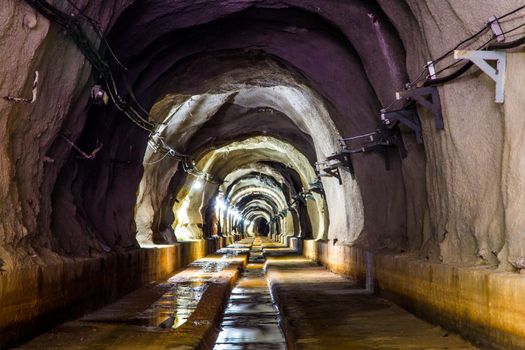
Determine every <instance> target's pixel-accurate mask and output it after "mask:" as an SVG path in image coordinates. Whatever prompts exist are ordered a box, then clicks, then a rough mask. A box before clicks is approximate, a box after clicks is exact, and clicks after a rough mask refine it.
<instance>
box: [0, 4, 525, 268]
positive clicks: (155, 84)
mask: <svg viewBox="0 0 525 350" xmlns="http://www.w3.org/2000/svg"><path fill="white" fill-rule="evenodd" d="M88 3H89V4H88ZM377 4H378V5H379V6H377V7H376V6H372V5H371V4H370V1H364V0H363V1H352V2H333V1H319V0H306V1H305V0H287V1H281V2H279V5H276V4H275V2H274V1H264V0H260V1H243V2H239V1H233V0H232V1H221V2H217V1H193V0H192V1H189V0H187V1H168V0H165V1H161V0H156V1H141V2H136V3H134V2H133V1H131V0H112V1H104V2H88V1H87V0H86V1H83V2H82V3H80V4H78V6H79V7H80V8H82V9H83V10H84V11H85V12H86V14H88V15H90V16H92V17H93V18H96V20H97V22H99V23H100V25H101V27H102V29H103V30H104V32H106V33H108V34H109V40H110V42H111V43H112V46H113V48H114V50H115V52H116V54H117V55H118V56H119V58H121V60H122V61H123V63H124V64H125V65H126V66H127V67H128V69H129V70H128V73H129V80H130V84H131V85H132V86H133V87H134V89H135V93H136V96H137V98H138V99H139V100H140V101H142V102H143V104H144V106H145V107H146V108H147V109H150V108H151V107H152V106H153V105H154V103H155V102H158V101H162V99H163V98H164V101H166V96H168V97H169V96H178V95H187V96H191V95H202V94H205V93H206V92H207V91H206V90H205V89H204V88H210V87H213V85H214V83H215V82H217V84H218V83H219V82H220V83H221V84H223V83H224V79H225V77H226V78H227V77H228V73H232V74H233V75H232V77H235V78H239V76H235V75H234V68H235V67H237V68H238V67H243V64H244V65H245V67H246V72H249V71H250V70H249V67H250V64H252V63H254V58H253V57H254V54H253V52H254V51H257V52H263V53H264V54H263V56H264V55H267V56H268V58H269V59H271V60H274V61H275V62H278V64H279V67H280V69H282V70H285V71H286V70H289V71H290V72H293V73H291V75H292V76H295V77H297V76H300V77H301V81H300V83H301V84H303V85H304V86H305V87H307V88H308V89H311V90H312V91H314V92H315V94H317V95H318V96H319V100H320V101H322V103H323V108H325V109H326V110H327V113H329V116H330V119H331V120H330V123H332V126H333V130H328V133H327V134H326V135H332V136H333V137H334V138H336V137H337V135H338V134H339V135H343V136H350V135H356V134H361V133H365V132H369V131H371V130H373V129H375V128H376V127H377V126H378V125H379V124H378V123H379V119H378V111H379V109H380V106H386V105H388V104H389V103H390V102H391V101H392V100H393V98H394V93H395V91H396V90H399V89H401V88H402V87H403V84H404V83H405V82H406V81H407V80H408V76H410V78H412V79H414V78H416V77H417V76H418V74H419V72H420V70H421V69H422V67H423V65H424V64H425V63H426V61H428V60H429V59H430V58H435V57H438V56H439V55H441V54H442V53H443V52H444V51H445V50H447V49H448V48H451V47H453V46H454V45H456V44H457V43H458V42H460V41H461V40H462V39H464V38H466V37H468V36H469V35H471V34H472V33H474V32H476V31H477V30H478V29H479V28H481V27H482V26H483V25H484V24H485V23H486V21H487V20H488V18H489V17H490V16H492V15H500V14H503V13H505V12H508V11H510V10H512V9H514V8H516V7H518V6H519V5H521V3H520V1H518V0H512V1H498V2H494V1H490V0H483V1H478V0H467V1H461V2H459V1H444V0H432V1H431V0H427V1H419V0H406V1H389V0H377ZM252 5H256V7H251V6H252ZM64 6H65V5H64ZM68 11H70V12H74V11H75V10H72V9H69V10H68ZM219 29H220V33H222V34H221V35H218V34H217V33H219ZM518 34H519V32H518ZM210 51H213V52H216V53H217V55H223V56H221V57H222V58H221V63H220V64H219V63H217V65H213V64H209V65H206V66H205V67H202V66H199V67H202V69H196V66H195V65H194V66H192V64H191V62H197V60H199V59H201V60H204V61H203V62H206V59H208V61H207V62H209V63H213V59H210V58H206V57H205V56H206V55H205V54H204V53H205V52H207V53H209V52H210ZM405 53H406V55H405ZM230 54H231V58H228V57H229V55H230ZM0 58H2V62H3V63H4V64H2V65H1V66H0V95H2V96H5V95H8V94H9V95H15V96H22V97H25V96H30V94H31V84H32V82H33V76H34V72H35V70H38V71H39V73H40V84H39V94H38V98H37V101H36V103H34V104H31V105H27V104H17V103H12V102H7V101H4V100H0V115H1V116H2V118H0V138H1V139H2V143H1V144H0V217H1V221H0V259H2V262H1V263H2V264H5V266H7V267H8V268H12V267H14V266H15V264H16V261H28V260H25V259H20V257H21V256H25V255H27V254H30V255H33V256H34V259H38V257H46V256H47V254H46V252H55V253H58V254H60V255H67V256H69V255H73V256H85V255H89V254H97V253H104V252H107V251H115V250H117V251H118V250H122V249H132V248H135V247H137V242H136V237H135V236H136V231H137V227H136V225H135V220H134V208H135V205H136V203H137V193H139V198H138V200H139V204H140V205H141V207H142V208H145V209H146V210H145V211H144V212H143V213H142V214H141V215H142V217H140V215H139V217H138V220H137V224H138V229H139V231H141V232H146V235H147V236H148V237H150V236H154V235H155V234H157V233H158V234H159V235H160V236H162V237H167V236H169V234H170V233H171V232H169V228H170V225H171V223H172V221H173V220H172V219H174V218H173V214H172V207H173V204H174V199H175V194H174V193H173V192H174V191H175V190H177V189H178V186H180V184H181V183H182V180H181V179H178V178H177V177H175V178H174V177H173V174H174V173H175V169H176V166H175V164H174V163H173V162H171V160H170V163H169V164H167V165H162V166H159V168H158V169H157V170H153V171H148V172H147V173H146V176H145V177H144V180H143V185H141V187H140V189H139V184H140V181H141V179H142V178H143V167H142V162H143V159H144V153H145V151H146V141H147V138H148V133H147V132H144V131H142V130H140V129H137V128H135V127H134V126H133V125H132V124H131V123H130V122H129V121H128V120H127V119H125V118H124V117H123V116H122V115H121V114H119V113H118V112H117V111H116V110H115V109H113V108H107V109H101V108H91V109H89V104H88V93H89V88H90V86H91V83H92V81H91V80H90V73H91V69H90V65H89V64H88V63H87V62H86V60H85V58H83V56H82V55H81V53H80V52H79V51H78V49H77V48H76V47H75V45H74V44H73V43H72V42H71V41H70V40H69V39H68V38H67V37H66V36H65V35H64V32H63V30H61V29H59V28H58V27H57V26H55V25H52V26H50V24H49V21H48V20H47V19H45V18H43V17H42V16H41V15H39V14H36V13H35V11H34V10H33V9H32V8H31V7H29V6H28V5H27V4H25V3H24V2H23V1H15V0H6V1H4V3H3V4H2V6H1V8H0ZM266 59H267V58H266V57H265V58H264V59H263V60H266ZM194 60H195V61H194ZM446 62H448V63H450V61H444V62H443V65H444V64H447V63H446ZM259 63H260V62H259ZM524 63H525V62H524V59H523V55H522V54H520V53H514V54H511V55H509V56H508V67H507V82H506V101H505V104H503V105H498V104H495V103H494V101H493V100H494V83H493V82H492V81H491V80H490V79H489V78H488V77H486V76H485V75H484V74H481V73H474V72H476V70H472V73H470V74H468V75H466V76H464V77H462V78H461V79H457V80H455V81H453V82H451V83H448V84H446V85H444V86H442V87H440V89H439V91H440V94H441V101H442V107H443V112H444V116H445V125H446V127H445V130H444V131H436V130H435V128H434V124H433V117H432V116H431V115H430V114H429V113H428V112H426V111H424V110H422V109H420V115H421V119H422V122H423V128H424V138H425V147H424V148H422V147H420V146H418V145H416V144H415V140H414V137H413V135H412V134H411V133H410V132H408V131H406V132H404V139H405V142H406V144H407V148H408V151H409V156H408V158H407V159H405V160H403V161H402V162H401V161H400V160H399V159H398V158H396V157H394V158H393V159H392V170H391V171H390V172H387V171H385V169H384V164H383V160H382V159H381V158H380V157H379V156H377V155H356V156H355V157H353V160H354V165H355V168H356V181H357V182H356V183H357V186H358V187H359V188H358V191H357V190H356V191H353V190H352V191H353V192H352V191H350V192H352V193H359V196H360V200H359V201H362V203H361V202H359V201H358V202H356V203H357V204H352V202H351V200H352V198H346V201H347V203H346V204H345V208H347V209H348V210H346V212H345V213H348V212H351V213H352V215H346V216H347V217H346V218H343V219H344V220H343V219H342V218H341V217H337V218H336V220H335V221H333V220H332V219H331V221H333V223H336V222H343V221H345V222H346V224H341V225H340V226H334V228H333V229H332V231H330V232H331V233H330V235H329V236H328V238H331V239H337V240H338V241H339V242H345V243H356V244H358V245H362V246H368V247H372V248H377V249H388V250H399V249H403V250H409V251H411V252H415V253H417V254H420V255H421V256H424V257H428V258H429V259H432V260H436V261H439V260H442V261H443V262H447V263H457V264H489V265H492V266H500V267H502V268H509V267H510V266H513V267H514V268H515V269H521V268H523V267H524V265H525V251H524V250H525V240H523V239H522V236H523V234H524V232H525V227H524V226H525V222H523V220H524V219H523V218H522V215H521V208H522V207H523V205H522V202H523V198H524V196H523V195H522V190H521V189H522V186H523V181H524V180H522V179H523V176H522V174H523V172H524V171H525V169H521V168H522V167H523V165H522V163H523V161H522V160H521V158H522V157H521V155H520V150H521V148H522V146H521V144H522V137H521V136H522V135H521V134H522V133H521V129H522V128H521V127H520V126H521V124H522V123H523V122H522V120H523V118H521V116H520V111H521V110H523V108H522V103H523V102H522V101H523V100H524V99H523V97H522V96H521V95H522V92H521V91H522V88H521V87H520V82H519V77H520V74H521V73H522V70H523V69H524V68H523V66H524ZM441 67H442V66H441ZM438 68H439V66H438ZM239 70H240V71H242V69H239ZM189 73H191V74H189ZM249 78H250V77H248V76H245V77H242V79H238V81H243V82H244V83H247V84H255V85H260V86H261V87H270V86H276V85H277V84H275V82H276V81H279V79H277V78H279V77H278V76H268V77H266V78H267V79H266V80H265V79H261V78H260V77H259V78H257V79H253V80H252V81H249ZM177 79H180V80H177ZM279 83H282V81H279ZM117 84H118V85H119V86H120V87H121V89H122V91H124V90H125V88H124V86H125V85H124V82H123V81H121V80H119V81H117ZM222 87H223V88H224V89H223V91H216V93H225V94H226V93H227V92H228V91H230V92H231V91H238V90H239V89H238V86H229V87H228V86H226V87H225V86H222ZM228 98H234V97H232V96H229V97H227V98H226V99H228ZM174 102H176V101H174ZM224 102H228V103H230V102H231V101H224ZM238 102H239V103H238V104H237V105H236V106H235V108H238V110H239V111H240V108H246V109H247V110H245V111H244V112H246V113H247V115H248V114H249V110H250V109H253V108H254V107H255V106H254V105H253V103H252V102H250V103H245V104H243V103H240V101H238ZM223 105H224V103H221V104H218V105H217V106H218V107H220V106H223ZM263 107H265V106H263ZM274 107H277V106H274ZM165 108H166V109H168V110H169V108H170V106H169V105H166V106H165ZM289 110H291V109H288V110H286V109H283V110H279V111H280V113H282V114H283V115H285V116H288V117H290V119H291V120H293V116H290V115H287V113H289V112H288V111H289ZM209 111H211V112H210V113H211V115H206V116H204V117H205V119H206V118H207V119H206V120H208V119H210V120H211V119H213V117H217V116H218V117H221V118H225V119H224V120H225V121H228V124H227V125H230V124H231V128H232V130H234V129H236V128H240V130H242V131H243V132H248V131H250V129H249V128H248V127H247V125H242V124H239V123H237V124H236V123H235V120H234V119H233V118H232V117H231V116H230V117H229V116H228V113H224V114H222V115H221V114H220V113H223V112H224V111H223V110H222V111H219V110H213V109H210V110H209ZM231 113H233V112H231ZM283 115H281V114H279V117H283ZM200 117H203V116H200ZM252 117H253V116H252ZM159 118H160V119H162V118H163V116H159ZM228 118H230V119H228ZM248 118H249V116H248ZM295 122H296V123H295V125H296V126H297V129H298V130H300V131H302V132H303V134H307V135H306V136H305V135H300V133H296V132H297V130H296V129H294V128H293V127H292V126H293V125H291V124H286V123H283V124H282V125H283V131H282V135H283V137H285V138H286V137H288V138H290V139H292V141H293V139H294V137H295V136H294V135H300V137H299V136H297V137H298V138H297V139H295V141H296V142H299V143H300V142H303V140H306V141H308V142H307V143H308V147H305V150H304V153H305V155H306V156H307V157H311V156H312V155H316V156H319V155H320V154H323V152H320V151H319V147H321V146H322V145H323V142H326V144H329V143H330V142H327V141H326V140H324V139H323V138H326V135H325V134H322V135H321V136H319V135H315V131H314V130H313V129H314V127H313V126H311V125H309V127H310V130H306V129H307V128H305V125H304V124H305V123H303V125H297V124H298V123H297V119H295ZM299 124H300V123H299ZM306 124H307V123H306ZM194 125H198V124H194ZM210 125H212V126H213V125H214V124H206V122H205V123H201V124H200V126H202V127H203V129H202V133H201V134H199V132H198V131H199V130H200V129H199V130H190V131H188V132H185V133H182V134H180V131H181V129H179V130H178V131H179V134H177V133H176V132H175V133H174V134H173V135H177V136H178V137H180V138H181V139H183V140H184V142H182V143H181V145H185V146H186V145H189V146H192V147H195V149H193V150H192V151H197V150H198V151H202V147H204V145H205V144H206V140H208V139H209V138H212V137H214V128H213V127H210ZM219 125H220V124H219ZM224 125H226V124H224ZM222 127H223V126H222ZM220 130H221V133H222V136H221V137H220V138H219V139H215V140H214V141H213V142H214V144H216V145H218V144H221V143H224V142H227V141H232V140H228V138H227V131H228V130H227V128H223V129H220ZM305 130H306V131H308V132H306V131H305ZM252 131H253V130H252ZM240 134H241V132H239V135H240ZM61 135H63V136H65V137H66V138H67V139H69V140H71V141H73V142H75V143H76V144H77V145H78V146H79V147H80V148H81V149H83V150H85V151H86V152H89V151H90V150H92V149H93V148H94V147H95V145H96V144H97V140H98V141H99V142H101V143H103V145H104V146H103V147H102V149H101V150H100V151H99V153H97V156H96V158H95V160H81V159H79V153H78V152H77V151H76V150H74V149H72V148H71V146H70V145H69V144H68V143H67V142H66V140H65V139H64V138H63V137H62V136H61ZM190 135H199V136H196V137H197V139H196V140H197V141H198V142H197V141H195V144H191V140H190V139H191V137H190ZM314 136H317V137H319V138H320V139H323V140H324V141H323V140H321V141H322V142H321V141H319V140H318V141H319V142H318V141H316V139H315V137H314ZM308 137H309V138H310V139H311V140H312V141H309V140H310V139H308ZM292 143H293V142H292ZM312 146H313V147H312ZM312 148H313V150H312ZM314 161H315V159H314ZM329 181H330V180H329ZM145 191H146V192H149V193H150V195H149V196H148V195H146V196H143V193H144V192H145ZM330 191H332V192H331V193H336V192H337V189H336V188H335V187H334V188H332V189H331V190H330ZM350 192H348V191H346V192H345V193H350ZM330 201H331V199H328V204H329V209H330ZM361 205H362V213H361V212H360V210H361V209H359V208H361ZM332 206H333V207H335V208H336V207H337V205H332ZM335 210H337V209H335ZM330 211H332V209H330ZM345 213H337V214H336V213H333V212H330V213H329V215H330V217H331V218H333V217H334V216H341V215H344V214H345ZM151 215H153V216H154V218H153V220H151ZM155 215H157V216H158V217H155ZM355 218H357V219H356V220H357V221H356V220H354V219H355ZM361 219H362V220H364V222H363V224H362V232H357V233H356V232H355V228H356V227H360V226H359V222H358V221H359V220H361ZM15 257H17V259H15ZM509 264H510V265H509Z"/></svg>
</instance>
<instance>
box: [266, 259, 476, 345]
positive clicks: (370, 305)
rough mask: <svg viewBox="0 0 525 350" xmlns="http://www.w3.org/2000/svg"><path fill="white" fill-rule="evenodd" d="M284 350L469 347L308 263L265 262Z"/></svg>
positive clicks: (464, 342) (287, 261)
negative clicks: (281, 321)
mask: <svg viewBox="0 0 525 350" xmlns="http://www.w3.org/2000/svg"><path fill="white" fill-rule="evenodd" d="M266 269H267V275H268V278H269V281H270V284H271V286H272V292H273V293H272V294H273V295H274V297H275V299H276V300H277V302H278V304H279V308H280V310H281V317H282V319H283V321H284V322H283V324H284V330H285V334H286V338H287V344H288V349H289V350H293V349H301V350H302V349H305V350H309V349H312V350H314V349H315V350H339V349H345V350H347V349H356V350H357V349H358V350H365V349H392V350H393V349H420V350H423V349H475V347H474V346H472V345H471V344H469V343H468V342H466V341H464V340H463V339H461V338H460V337H458V336H457V335H453V334H450V333H449V332H447V331H445V330H443V329H441V328H439V327H436V326H434V325H432V324H430V323H427V322H425V321H422V320H421V319H418V318H416V317H415V316H414V315H412V314H410V313H408V312H407V311H405V310H403V309H401V308H400V307H398V306H396V305H394V304H393V303H391V302H389V301H387V300H385V299H382V298H379V297H377V296H374V295H366V294H364V293H362V290H359V286H358V285H356V283H355V282H354V281H353V280H350V279H348V278H344V277H342V276H340V275H336V274H334V273H332V272H330V271H328V270H326V269H325V268H324V267H320V266H318V265H317V264H315V263H314V262H312V261H311V260H307V259H300V258H297V257H292V258H289V259H288V258H286V257H279V258H268V260H267V267H266Z"/></svg>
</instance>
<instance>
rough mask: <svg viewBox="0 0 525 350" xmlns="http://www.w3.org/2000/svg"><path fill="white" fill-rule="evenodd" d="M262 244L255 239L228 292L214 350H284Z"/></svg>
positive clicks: (282, 336)
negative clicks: (226, 303) (239, 275)
mask: <svg viewBox="0 0 525 350" xmlns="http://www.w3.org/2000/svg"><path fill="white" fill-rule="evenodd" d="M261 243H262V240H261V239H260V238H255V239H254V241H253V244H252V246H251V248H250V252H249V260H248V265H247V266H246V269H245V271H244V272H243V273H242V275H241V277H240V279H239V280H238V282H237V284H236V285H235V287H234V289H233V290H232V292H231V295H230V299H229V301H228V305H227V307H226V310H225V312H224V319H223V321H222V324H221V332H220V333H219V336H218V338H217V342H216V344H215V347H214V350H226V349H228V350H251V349H254V350H255V349H257V350H278V349H279V350H281V349H283V350H285V349H286V341H285V338H284V335H283V332H282V330H281V327H280V326H279V312H278V310H277V308H276V306H275V305H274V302H273V300H272V296H271V294H270V290H269V288H268V282H267V280H266V277H265V272H264V262H265V258H264V256H263V251H262V246H261Z"/></svg>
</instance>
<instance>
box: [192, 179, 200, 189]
mask: <svg viewBox="0 0 525 350" xmlns="http://www.w3.org/2000/svg"><path fill="white" fill-rule="evenodd" d="M192 188H193V189H194V190H200V189H201V188H202V179H201V178H198V179H196V180H194V181H193V185H192Z"/></svg>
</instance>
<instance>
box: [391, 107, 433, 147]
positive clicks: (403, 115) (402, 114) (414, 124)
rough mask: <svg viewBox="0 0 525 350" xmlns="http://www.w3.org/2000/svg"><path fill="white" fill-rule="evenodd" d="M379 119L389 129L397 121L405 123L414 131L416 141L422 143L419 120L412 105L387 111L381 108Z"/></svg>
mask: <svg viewBox="0 0 525 350" xmlns="http://www.w3.org/2000/svg"><path fill="white" fill-rule="evenodd" d="M381 121H382V122H383V124H385V126H386V127H387V128H389V129H393V128H394V127H396V126H397V125H398V124H399V123H401V124H403V125H405V126H406V127H408V128H410V129H412V130H413V131H414V132H415V133H416V142H417V143H419V144H422V143H423V136H422V131H421V122H420V121H419V117H418V115H417V112H416V109H415V108H414V107H413V106H412V107H409V108H404V109H398V110H395V111H387V110H384V109H382V110H381Z"/></svg>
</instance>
